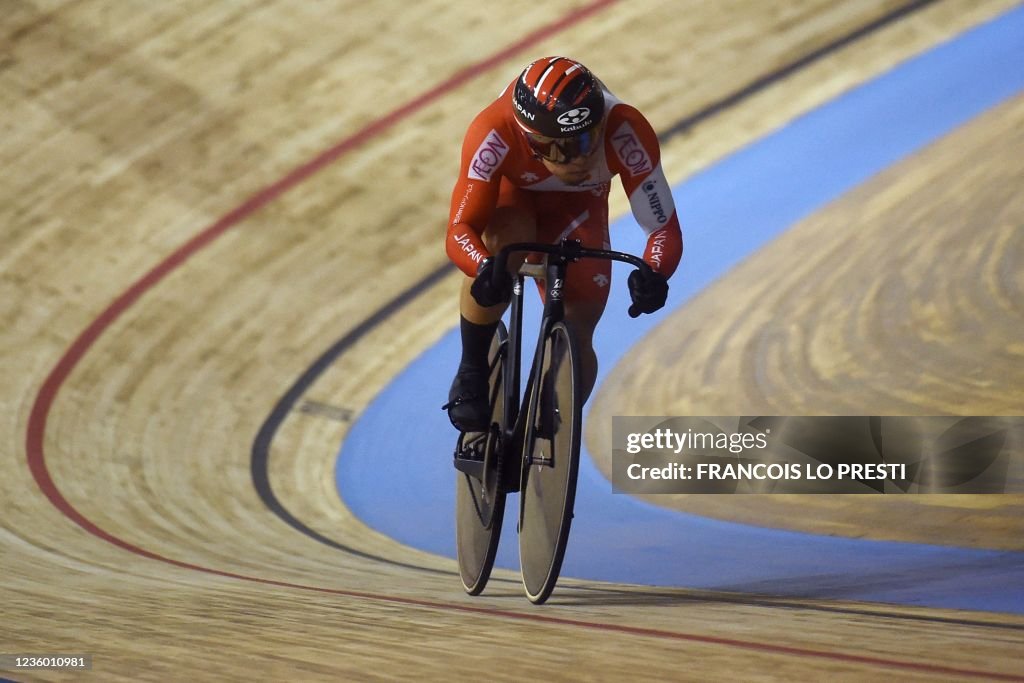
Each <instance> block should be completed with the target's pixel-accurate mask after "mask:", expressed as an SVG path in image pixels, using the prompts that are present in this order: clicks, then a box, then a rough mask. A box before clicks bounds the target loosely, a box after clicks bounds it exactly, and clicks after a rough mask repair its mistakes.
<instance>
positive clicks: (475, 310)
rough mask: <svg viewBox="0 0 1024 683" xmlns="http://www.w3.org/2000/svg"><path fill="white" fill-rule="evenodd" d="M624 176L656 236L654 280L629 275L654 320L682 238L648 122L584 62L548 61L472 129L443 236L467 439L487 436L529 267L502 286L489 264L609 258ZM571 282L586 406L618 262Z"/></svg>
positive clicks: (573, 275)
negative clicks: (503, 327)
mask: <svg viewBox="0 0 1024 683" xmlns="http://www.w3.org/2000/svg"><path fill="white" fill-rule="evenodd" d="M616 175H618V176H620V178H621V181H622V186H623V189H624V190H625V191H626V195H627V196H628V197H629V202H630V207H631V208H632V211H633V215H634V217H635V218H636V221H637V223H639V224H640V226H641V227H642V228H643V229H644V231H645V232H646V233H647V235H648V238H647V247H646V250H645V251H644V261H646V262H647V264H648V265H650V266H651V268H652V269H653V270H654V275H653V276H651V277H649V278H645V277H644V275H643V273H642V272H641V271H640V270H635V271H634V272H632V273H630V276H629V278H628V285H629V293H630V296H631V298H632V301H633V304H634V306H635V307H636V309H637V310H639V311H640V312H641V313H653V312H654V311H656V310H658V309H659V308H661V307H662V306H664V305H665V298H666V296H667V295H668V282H667V281H668V278H669V277H671V276H672V273H673V271H675V269H676V266H677V265H678V263H679V259H680V258H681V257H682V253H683V239H682V233H681V231H680V228H679V220H678V218H677V216H676V211H675V206H674V203H673V201H672V195H671V193H670V191H669V186H668V183H667V181H666V180H665V174H664V172H663V171H662V169H661V164H660V149H659V146H658V139H657V136H656V135H655V133H654V130H653V129H652V128H651V125H650V124H649V123H648V122H647V120H646V119H645V118H644V117H643V115H642V114H641V113H640V112H639V111H637V110H636V109H635V108H633V107H631V106H629V105H628V104H625V103H623V102H621V101H620V100H619V99H617V98H616V97H615V96H614V95H612V94H611V93H610V92H608V90H607V89H606V88H605V87H604V84H603V83H601V81H599V80H598V79H597V78H595V77H594V75H593V74H592V73H591V72H590V70H588V69H587V68H586V67H585V66H583V65H582V64H580V63H579V62H577V61H575V60H572V59H568V58H565V57H545V58H543V59H538V60H537V61H535V62H533V63H531V64H529V65H527V67H526V68H525V69H523V72H522V73H521V74H520V75H519V76H518V77H517V78H516V80H515V81H513V82H512V83H510V84H509V85H508V87H507V88H506V89H505V90H504V91H503V92H502V94H501V95H500V96H499V97H498V99H497V100H495V101H494V102H493V103H491V104H490V105H489V106H488V107H487V108H486V109H484V110H483V111H482V112H480V113H479V114H478V115H477V116H476V118H475V119H474V120H473V122H472V123H471V124H470V126H469V130H468V131H467V132H466V135H465V138H464V140H463V145H462V166H461V169H460V171H459V177H458V181H457V182H456V184H455V189H454V191H453V193H452V202H451V215H450V219H449V222H448V230H447V235H446V237H445V250H446V252H447V254H448V257H449V258H450V259H451V260H452V261H453V262H454V263H455V264H456V265H457V266H458V267H459V269H460V270H462V272H463V273H465V275H466V278H465V280H464V281H463V285H462V290H461V294H460V299H459V309H460V315H461V320H460V326H461V334H462V359H461V362H460V363H459V369H458V372H457V374H456V376H455V380H454V381H453V382H452V386H451V390H450V392H449V396H448V404H447V408H448V413H449V416H450V417H451V420H452V423H453V424H454V425H455V426H456V427H458V428H459V429H460V430H462V431H481V430H484V429H486V426H487V422H488V420H489V418H490V415H489V407H488V399H487V393H488V392H487V389H488V384H487V376H488V372H487V355H488V351H489V349H490V345H491V338H492V337H493V336H494V332H495V329H496V327H497V324H498V321H499V320H500V319H501V316H502V314H503V313H504V311H505V308H506V306H507V304H508V302H509V300H510V298H511V289H512V275H511V272H514V271H515V270H517V269H518V267H519V265H520V263H521V259H520V263H511V262H510V264H509V270H510V271H511V272H506V273H503V274H502V275H501V276H500V285H499V286H497V287H495V286H494V285H493V283H492V277H491V274H492V271H493V266H494V264H493V259H492V258H491V255H492V254H494V253H496V252H497V251H499V250H500V249H501V248H502V247H503V246H505V245H506V244H512V243H515V242H533V241H542V242H551V243H553V244H557V243H558V242H560V241H561V240H562V239H578V240H580V241H581V242H582V244H583V246H585V247H591V248H597V249H608V248H609V235H608V194H609V192H610V189H611V180H612V178H613V177H614V176H616ZM566 280H567V281H566V282H565V283H563V297H564V302H565V317H566V319H567V320H568V321H569V322H570V324H571V325H572V328H573V330H574V332H575V333H576V337H577V341H578V342H579V349H580V352H581V354H580V355H581V359H582V366H581V378H582V383H583V392H582V393H583V397H584V401H586V398H587V397H589V395H590V392H591V390H592V389H593V386H594V382H595V380H596V378H597V356H596V355H595V353H594V349H593V345H592V338H593V333H594V328H595V327H596V326H597V322H598V320H599V319H600V318H601V315H602V313H603V312H604V308H605V303H606V302H607V299H608V288H609V286H610V282H611V263H610V262H608V261H604V260H600V259H584V260H582V261H580V262H579V263H575V264H573V265H572V267H571V268H569V270H568V273H567V277H566ZM541 296H543V290H541Z"/></svg>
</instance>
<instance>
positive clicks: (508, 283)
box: [469, 258, 512, 308]
mask: <svg viewBox="0 0 1024 683" xmlns="http://www.w3.org/2000/svg"><path fill="white" fill-rule="evenodd" d="M493 273H494V259H493V258H485V259H484V260H483V261H481V263H480V267H479V268H477V271H476V279H475V280H473V284H472V286H471V287H470V288H469V293H470V294H472V295H473V298H474V299H476V302H477V303H478V304H480V305H481V306H483V307H484V308H490V307H491V306H497V305H498V304H504V303H508V301H509V299H511V298H512V276H511V275H509V274H508V272H504V273H502V274H501V275H500V276H499V277H498V280H499V282H498V286H497V287H495V286H494V283H493V282H492V281H491V277H492V275H493Z"/></svg>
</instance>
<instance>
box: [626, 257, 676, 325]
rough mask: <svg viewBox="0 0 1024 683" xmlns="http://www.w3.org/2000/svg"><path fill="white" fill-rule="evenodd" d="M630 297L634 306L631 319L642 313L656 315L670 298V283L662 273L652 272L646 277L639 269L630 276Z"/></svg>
mask: <svg viewBox="0 0 1024 683" xmlns="http://www.w3.org/2000/svg"><path fill="white" fill-rule="evenodd" d="M628 283H629V296H630V298H631V299H632V300H633V305H632V306H630V307H629V317H630V318H636V317H637V316H639V315H640V314H641V313H654V312H655V311H656V310H658V309H659V308H661V307H662V306H664V305H665V299H666V298H667V297H668V281H667V280H666V279H665V276H664V275H662V274H661V273H657V272H651V274H650V275H646V276H645V274H644V273H643V272H641V271H640V269H639V268H637V269H636V270H634V271H633V272H632V273H630V274H629V280H628Z"/></svg>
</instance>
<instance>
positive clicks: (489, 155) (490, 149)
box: [467, 130, 508, 181]
mask: <svg viewBox="0 0 1024 683" xmlns="http://www.w3.org/2000/svg"><path fill="white" fill-rule="evenodd" d="M507 154H508V145H507V144H506V143H505V141H504V140H502V139H501V136H500V135H498V132H497V131H495V130H492V131H491V132H490V133H488V134H487V137H486V138H484V141H483V142H481V143H480V146H479V147H477V148H476V152H474V153H473V160H472V161H470V162H469V173H468V174H467V175H468V176H469V177H470V178H473V179H474V180H484V181H489V180H490V179H491V176H492V175H494V171H495V170H496V169H497V168H498V166H500V165H501V162H502V161H504V160H505V156H506V155H507Z"/></svg>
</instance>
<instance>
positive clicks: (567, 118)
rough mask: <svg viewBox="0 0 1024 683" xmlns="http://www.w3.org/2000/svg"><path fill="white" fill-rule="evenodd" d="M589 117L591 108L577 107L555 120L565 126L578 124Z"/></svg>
mask: <svg viewBox="0 0 1024 683" xmlns="http://www.w3.org/2000/svg"><path fill="white" fill-rule="evenodd" d="M589 118H590V109H588V108H587V107H577V108H576V109H570V110H569V111H567V112H565V113H564V114H562V115H561V116H559V117H558V118H557V119H555V120H556V121H558V122H559V123H560V124H562V125H563V126H578V125H579V124H581V123H583V122H584V121H586V120H587V119H589Z"/></svg>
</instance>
